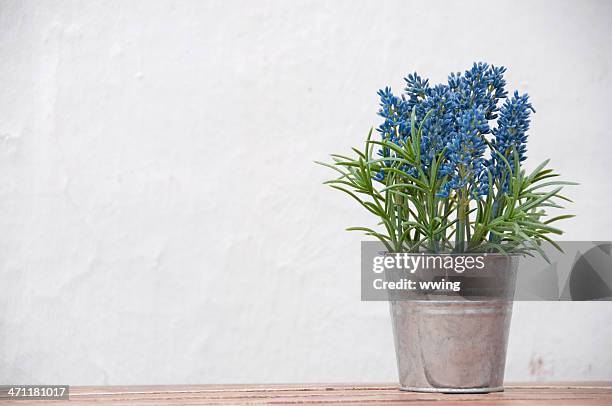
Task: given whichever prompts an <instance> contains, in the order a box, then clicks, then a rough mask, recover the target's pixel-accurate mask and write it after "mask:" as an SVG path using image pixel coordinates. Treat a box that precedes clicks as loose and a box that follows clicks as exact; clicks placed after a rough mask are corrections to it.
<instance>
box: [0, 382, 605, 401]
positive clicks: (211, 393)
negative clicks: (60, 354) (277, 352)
mask: <svg viewBox="0 0 612 406" xmlns="http://www.w3.org/2000/svg"><path fill="white" fill-rule="evenodd" d="M304 403H306V404H342V405H358V404H370V405H377V404H407V405H409V406H415V405H427V406H444V405H455V406H472V405H473V406H486V405H493V406H495V405H499V406H501V405H510V406H519V405H521V406H524V405H535V406H547V405H553V406H555V405H557V406H560V405H572V406H573V405H576V406H589V405H601V406H604V405H606V406H611V405H612V382H580V383H546V384H533V383H530V384H514V385H513V384H508V385H506V391H505V392H499V393H490V394H486V395H444V394H427V393H410V392H400V391H399V390H398V389H397V387H396V386H394V385H386V384H383V385H375V384H372V385H363V384H359V385H344V384H342V385H337V384H329V385H325V384H322V385H315V384H311V385H169V386H112V387H111V386H108V387H71V388H70V400H69V401H52V402H50V403H49V402H45V401H22V400H20V401H6V402H4V403H3V404H14V405H22V406H25V405H38V406H42V405H45V404H46V405H53V406H56V405H64V404H68V405H101V404H105V405H106V404H108V405H117V406H119V405H217V404H223V405H245V404H271V405H290V404H293V405H295V404H304Z"/></svg>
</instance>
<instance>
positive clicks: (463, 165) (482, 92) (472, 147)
mask: <svg viewBox="0 0 612 406" xmlns="http://www.w3.org/2000/svg"><path fill="white" fill-rule="evenodd" d="M505 72H506V68H504V67H503V66H502V67H496V66H493V65H489V64H487V63H483V62H479V63H474V65H473V66H472V67H471V68H470V69H468V70H466V71H465V72H464V73H459V72H457V73H451V74H450V75H449V76H448V81H447V83H446V84H438V85H434V86H430V84H429V80H428V79H424V78H422V77H421V76H419V75H418V74H417V73H416V72H415V73H411V74H409V75H408V76H407V77H406V78H405V79H404V80H405V81H406V87H405V89H404V93H403V94H402V95H401V96H400V97H398V96H395V95H394V94H393V93H392V91H391V89H390V88H389V87H386V88H385V89H381V90H379V91H378V95H379V96H380V110H379V112H378V114H379V115H380V116H381V117H383V118H384V121H383V123H382V124H381V125H380V126H379V127H378V128H377V131H378V132H379V133H380V134H381V137H382V138H383V140H387V141H391V142H393V143H395V144H397V145H400V146H401V145H404V143H406V142H410V141H411V137H412V134H413V132H414V129H412V128H411V121H412V120H411V115H412V112H413V111H414V113H415V115H416V123H417V125H419V126H422V127H421V128H422V132H421V145H420V149H421V151H420V156H421V162H420V163H419V164H420V166H421V169H422V170H423V172H424V173H426V174H427V173H429V168H430V166H431V163H432V161H433V160H434V159H438V158H441V165H440V167H439V170H438V179H442V178H445V182H444V184H443V185H442V190H441V191H440V192H439V194H438V195H439V196H442V197H448V196H450V193H451V192H452V191H453V190H455V189H459V188H465V187H469V188H471V193H475V194H478V195H484V194H487V193H488V184H489V173H490V174H491V176H493V179H499V178H500V176H501V174H502V173H503V172H504V171H505V168H504V167H503V166H502V165H500V162H498V161H499V157H496V156H495V154H494V153H489V154H490V155H491V156H490V157H489V159H488V160H487V158H486V157H485V155H486V154H487V143H486V141H485V136H487V135H489V134H493V136H492V138H493V139H492V145H493V146H494V148H496V149H497V150H499V151H500V152H501V153H502V154H504V155H506V156H507V157H508V159H509V160H511V161H512V160H513V158H512V156H511V155H512V153H511V152H510V151H511V150H512V148H515V149H516V150H517V152H518V154H519V160H520V161H523V160H524V159H525V153H526V141H527V134H526V132H527V129H528V128H529V114H530V112H531V111H534V110H533V108H532V106H531V104H530V103H529V102H528V96H527V95H523V96H519V94H518V93H517V92H515V94H514V97H512V98H511V99H509V100H508V99H507V92H506V90H505V86H506V81H505V79H504V77H503V75H504V73H505ZM502 99H506V101H505V103H503V105H502V106H501V108H500V107H499V104H500V103H499V102H500V100H502ZM496 119H497V126H496V127H493V129H491V128H492V125H491V123H490V122H491V121H494V120H496ZM489 137H491V136H490V135H489ZM378 154H379V155H380V156H381V157H383V158H390V157H394V153H393V151H392V150H390V149H389V148H382V149H381V150H380V151H379V152H378ZM442 154H443V155H442ZM383 164H384V165H385V166H391V165H393V164H394V162H393V161H391V160H388V161H384V160H383ZM400 170H401V171H403V172H405V173H407V174H410V175H411V176H415V177H416V176H417V175H418V173H419V171H418V170H417V168H415V167H408V166H407V165H404V166H402V167H401V168H400ZM375 179H376V180H380V181H382V180H383V179H384V173H378V174H376V176H375Z"/></svg>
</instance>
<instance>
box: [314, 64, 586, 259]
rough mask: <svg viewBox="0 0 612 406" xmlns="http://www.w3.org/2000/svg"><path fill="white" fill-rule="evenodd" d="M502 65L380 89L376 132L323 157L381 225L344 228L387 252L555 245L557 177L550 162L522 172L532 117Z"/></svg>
mask: <svg viewBox="0 0 612 406" xmlns="http://www.w3.org/2000/svg"><path fill="white" fill-rule="evenodd" d="M505 71H506V69H505V68H504V67H495V66H490V65H488V64H487V63H474V65H473V66H472V68H471V69H469V70H467V71H465V73H463V74H461V73H456V74H455V73H451V74H450V75H449V76H448V82H447V83H446V84H438V85H435V86H430V84H429V81H428V80H426V79H422V78H421V77H420V76H419V75H417V74H416V73H414V74H410V75H408V77H407V78H405V81H406V88H405V91H404V94H402V95H401V97H397V96H395V95H394V94H393V93H392V91H391V89H390V88H388V87H387V88H385V89H382V90H380V91H379V92H378V95H379V96H380V110H379V112H378V114H379V115H380V116H381V117H382V118H383V119H384V121H383V122H382V124H380V126H379V127H378V128H377V131H378V132H379V133H380V139H373V137H372V130H370V133H369V134H368V137H367V140H366V142H365V146H364V148H363V149H362V150H360V149H356V148H353V156H346V155H338V154H333V155H331V157H332V160H333V162H332V163H322V162H317V163H319V164H322V165H325V166H328V167H330V168H332V169H334V170H335V171H337V172H339V173H340V176H339V177H338V178H337V179H333V180H330V181H328V182H325V183H326V184H328V185H330V186H331V187H332V188H334V189H338V190H341V191H343V192H345V193H347V194H348V195H349V196H351V197H352V198H354V199H355V200H356V201H357V202H359V203H360V204H361V205H362V206H363V207H364V208H365V209H366V210H368V211H369V212H370V213H371V214H373V215H374V216H376V217H377V218H378V220H379V223H378V225H379V230H374V229H372V228H368V227H351V228H348V229H347V230H349V231H362V232H365V234H366V235H369V236H373V237H376V238H377V239H379V240H380V241H381V242H382V243H383V244H384V245H385V246H386V248H387V249H388V250H389V251H391V252H424V251H426V252H431V253H438V252H450V251H454V252H501V253H511V252H512V253H526V254H529V255H532V254H533V253H534V252H535V251H537V252H539V253H540V254H542V255H543V256H544V257H545V254H544V252H543V251H542V248H541V245H542V243H543V242H546V241H547V242H549V243H551V244H553V245H554V246H556V247H557V248H558V249H560V248H559V247H558V245H557V244H555V242H554V241H553V240H552V238H551V236H552V235H560V234H562V231H561V230H560V229H558V228H556V227H553V223H556V222H557V221H559V220H563V219H567V218H570V217H573V216H572V215H559V216H556V217H551V216H550V214H549V213H548V212H547V211H550V210H549V209H551V208H559V209H562V208H563V207H562V206H561V204H560V203H561V202H562V201H570V200H569V199H568V198H567V197H565V196H563V195H561V194H560V192H561V190H562V188H563V186H564V185H572V184H575V183H573V182H565V181H561V180H558V179H555V178H557V177H558V176H559V175H558V174H557V173H555V172H553V170H552V169H549V168H547V165H548V160H547V161H545V162H543V163H542V164H541V165H539V166H538V167H536V168H535V169H534V170H533V171H532V172H530V173H529V174H527V173H526V172H525V170H524V169H523V168H522V165H523V162H524V161H525V159H526V152H527V146H526V144H527V131H528V129H529V123H530V115H531V114H532V113H535V110H534V109H533V107H532V105H531V103H530V102H529V97H528V95H527V94H523V95H521V94H519V93H518V92H514V94H513V95H512V96H510V97H509V96H508V94H507V92H506V90H505V87H506V81H505V80H504V77H503V75H504V73H505Z"/></svg>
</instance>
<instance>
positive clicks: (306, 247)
mask: <svg viewBox="0 0 612 406" xmlns="http://www.w3.org/2000/svg"><path fill="white" fill-rule="evenodd" d="M611 6H612V3H611V2H604V1H581V2H577V1H576V2H559V1H554V2H553V1H539V2H532V1H524V2H520V3H516V2H508V3H505V4H503V5H497V6H494V5H493V3H491V2H487V1H483V2H465V1H464V2H452V3H451V2H405V1H397V2H392V1H386V2H378V1H360V2H355V1H336V2H327V1H319V2H314V1H291V2H288V1H280V0H279V1H272V0H259V1H257V2H252V1H244V2H237V1H217V2H200V1H182V2H159V1H155V2H152V1H141V2H136V1H121V2H108V1H99V2H92V1H89V2H64V1H54V2H41V1H39V2H36V1H0V81H1V87H0V88H1V92H0V230H1V232H0V286H1V287H2V292H1V293H0V383H71V384H119V383H121V384H134V383H178V382H184V383H196V382H199V383H202V382H263V381H269V382H282V381H285V382H292V381H293V382H296V381H394V380H395V379H396V372H395V359H394V354H393V344H392V338H391V329H390V324H389V320H388V312H387V307H386V304H384V303H362V302H360V300H359V241H360V236H359V235H357V234H349V233H346V232H344V231H343V228H344V227H347V226H352V225H357V224H364V223H367V222H368V221H367V220H368V217H367V215H366V213H364V212H362V210H360V209H359V208H358V207H356V206H355V205H354V204H353V202H352V201H349V200H348V199H346V198H345V197H344V196H342V195H340V193H335V192H333V191H332V190H328V189H326V188H324V187H323V186H321V184H320V183H321V182H322V181H323V180H325V179H326V178H328V177H329V176H330V173H329V172H328V171H326V170H325V169H324V168H320V167H316V166H315V165H314V164H313V163H312V161H313V160H314V159H324V158H325V156H326V155H327V154H328V153H331V152H342V151H346V150H347V149H348V147H349V146H352V145H359V144H360V143H361V141H362V140H363V139H364V137H365V134H366V133H367V131H368V129H369V127H370V126H371V125H374V124H376V123H377V122H378V119H377V118H376V116H375V112H376V110H377V99H376V95H375V93H376V90H377V89H378V88H380V87H383V86H385V85H387V84H391V85H393V86H394V88H395V89H399V88H400V87H401V86H402V77H403V76H405V75H406V74H407V73H409V72H411V71H414V70H417V71H419V72H421V73H423V74H426V75H429V77H430V78H431V79H432V80H433V81H442V80H444V79H445V76H446V74H447V73H448V72H450V71H453V70H462V69H464V68H466V67H468V66H469V65H470V64H471V63H472V61H474V60H486V61H489V62H491V63H494V64H504V65H506V66H508V67H509V72H508V75H507V79H508V81H509V87H510V89H514V88H518V89H520V90H522V91H527V92H529V93H530V94H531V95H532V100H533V103H534V105H535V107H536V109H537V114H536V115H535V117H534V121H533V129H532V131H531V138H530V147H529V150H530V151H529V152H530V153H529V155H530V158H531V161H530V162H531V163H532V164H534V163H536V162H540V161H541V160H543V159H544V158H547V157H549V156H550V157H552V158H553V164H554V165H555V166H556V167H557V168H558V169H560V170H561V172H562V173H563V174H565V175H566V176H567V177H569V178H571V179H574V180H577V181H579V182H581V183H582V186H580V187H579V188H576V189H575V191H574V192H572V196H573V197H574V198H575V199H576V204H575V205H574V206H573V211H574V212H575V213H577V214H578V215H579V217H578V218H577V219H576V220H575V221H572V222H570V223H567V227H566V228H567V231H568V233H567V236H566V239H604V240H609V239H612V234H611V232H610V230H611V229H612V216H610V213H609V202H610V197H609V194H610V191H611V182H612V181H611V179H612V177H611V176H610V173H609V169H608V168H609V154H610V150H611V147H612V142H611V137H610V133H609V130H608V127H609V115H610V112H609V110H610V108H609V95H610V93H611V92H612V77H611V76H610V68H611V62H612V36H611V32H612V31H611V29H610V24H609V22H610V17H611V11H612V7H611ZM611 317H612V304H610V303H544V304H543V303H518V304H517V305H516V308H515V318H514V321H513V330H512V334H511V342H510V350H509V351H510V352H509V362H508V370H507V378H508V379H513V380H517V379H518V380H529V379H605V378H607V379H610V378H612V363H610V360H611V359H612V350H611V346H610V343H611V342H612V325H611V324H612V323H611Z"/></svg>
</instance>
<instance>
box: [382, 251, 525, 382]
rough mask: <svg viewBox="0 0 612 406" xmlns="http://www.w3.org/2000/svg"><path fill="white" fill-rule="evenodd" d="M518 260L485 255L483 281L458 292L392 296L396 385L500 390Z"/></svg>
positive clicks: (509, 257)
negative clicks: (407, 298) (396, 297)
mask: <svg viewBox="0 0 612 406" xmlns="http://www.w3.org/2000/svg"><path fill="white" fill-rule="evenodd" d="M518 259H519V258H518V257H517V256H504V255H497V254H494V255H491V254H489V255H487V256H486V257H485V264H486V267H487V276H486V277H487V278H489V279H488V280H487V283H486V284H484V286H483V284H482V283H481V284H475V286H476V287H475V288H472V289H467V291H462V292H461V293H460V294H456V295H452V294H451V295H439V294H438V295H431V296H423V297H422V298H419V299H414V298H413V299H410V300H396V301H390V310H391V320H392V325H393V334H394V339H395V350H396V355H397V366H398V371H399V381H400V389H402V390H407V391H418V392H446V393H487V392H497V391H502V390H503V381H504V368H505V364H506V348H507V343H508V332H509V329H510V320H511V317H512V303H513V296H514V287H515V280H516V270H517V265H518ZM491 281H492V282H491ZM468 285H469V284H468Z"/></svg>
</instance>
